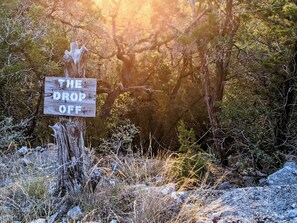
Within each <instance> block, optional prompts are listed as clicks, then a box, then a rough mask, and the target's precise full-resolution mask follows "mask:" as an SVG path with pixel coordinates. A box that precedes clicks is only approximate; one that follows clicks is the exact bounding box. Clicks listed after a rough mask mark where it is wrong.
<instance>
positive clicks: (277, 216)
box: [0, 144, 297, 223]
mask: <svg viewBox="0 0 297 223" xmlns="http://www.w3.org/2000/svg"><path fill="white" fill-rule="evenodd" d="M57 168H58V165H57V157H56V148H55V145H53V144H49V145H47V146H45V147H38V148H35V149H28V148H26V147H22V148H21V149H20V150H18V151H17V152H16V153H15V154H12V155H9V156H2V157H0V192H1V194H0V205H1V206H0V222H1V223H6V222H7V223H8V222H15V223H18V222H19V221H17V220H18V219H16V216H13V213H12V212H11V211H10V208H11V204H12V202H8V201H7V200H5V199H8V197H6V196H4V194H5V191H6V190H7V188H12V187H13V186H14V185H15V184H17V183H18V182H19V181H28V180H29V179H34V178H42V179H43V180H44V181H48V182H54V178H55V175H56V170H57ZM261 184H262V186H261V187H259V186H257V187H244V188H234V187H232V186H231V184H229V183H228V182H224V183H223V184H222V185H221V187H220V188H221V189H220V190H212V189H200V190H193V191H176V188H175V186H174V184H167V185H163V186H160V187H157V186H148V185H146V184H140V185H131V189H132V190H131V191H133V193H141V192H143V191H145V194H149V193H148V192H151V191H154V193H159V194H162V196H167V197H170V199H171V200H173V201H174V202H175V204H176V206H177V207H179V208H177V209H179V210H182V211H185V212H186V211H189V210H191V213H192V220H193V219H194V220H193V221H192V222H200V223H216V222H217V223H227V222H234V223H235V222H244V223H254V222H255V223H256V222H257V223H262V222H263V223H264V222H265V223H272V222H274V223H286V222H288V223H297V164H296V163H294V162H288V163H286V164H285V165H284V167H283V168H282V169H280V170H278V171H277V172H275V173H274V174H272V175H270V176H268V177H267V178H266V179H262V180H261ZM49 187H50V186H49ZM15 205H17V204H15ZM182 211H181V212H182ZM83 214H84V213H83V210H81V209H80V207H78V206H75V207H73V208H72V209H71V210H69V211H68V219H71V218H73V219H74V221H75V219H76V217H75V216H79V217H77V219H79V218H82V216H83ZM73 216H74V217H73ZM50 219H52V220H53V219H54V218H50V217H49V218H47V219H36V221H33V223H45V222H54V220H53V221H52V220H50ZM66 221H67V220H66V218H65V219H64V222H66ZM110 222H112V223H116V222H119V221H117V220H112V221H110ZM134 222H135V221H134ZM140 222H141V221H140ZM180 222H183V221H182V220H181V221H180Z"/></svg>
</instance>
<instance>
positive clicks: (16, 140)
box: [0, 118, 28, 152]
mask: <svg viewBox="0 0 297 223" xmlns="http://www.w3.org/2000/svg"><path fill="white" fill-rule="evenodd" d="M27 125H28V120H22V121H21V122H20V123H14V120H13V118H4V119H3V120H1V121H0V151H1V150H4V152H5V149H7V150H9V149H13V150H15V149H16V148H17V147H18V146H20V145H23V144H24V143H25V142H26V140H27V137H26V136H25V133H24V132H25V129H26V127H27Z"/></svg>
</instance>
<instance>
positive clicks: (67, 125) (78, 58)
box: [52, 42, 91, 196]
mask: <svg viewBox="0 0 297 223" xmlns="http://www.w3.org/2000/svg"><path fill="white" fill-rule="evenodd" d="M86 59H87V49H86V48H85V47H84V46H83V47H81V48H80V49H79V48H78V45H77V43H75V42H72V43H71V44H70V52H69V51H67V50H66V51H65V55H64V58H63V61H64V75H65V77H71V78H84V77H85V66H86ZM52 129H53V130H54V136H55V138H56V142H57V146H58V159H59V170H58V182H57V185H58V190H59V193H60V196H63V195H65V194H67V193H71V192H78V191H82V190H83V189H88V188H87V180H88V179H87V176H88V173H87V169H88V168H89V167H91V161H90V160H89V159H87V157H86V154H85V146H84V134H85V120H84V118H80V117H62V118H60V121H59V122H58V123H56V124H55V125H54V126H52Z"/></svg>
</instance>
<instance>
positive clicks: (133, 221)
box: [0, 154, 213, 223]
mask: <svg viewBox="0 0 297 223" xmlns="http://www.w3.org/2000/svg"><path fill="white" fill-rule="evenodd" d="M97 160H98V162H97V166H98V168H100V170H102V172H103V175H104V178H105V180H104V181H103V182H105V183H102V184H100V185H98V186H97V188H96V190H95V191H94V193H91V194H90V193H79V194H71V195H68V197H65V200H67V202H68V204H70V206H74V205H79V206H80V207H81V209H82V210H83V212H84V217H83V219H82V222H88V221H95V222H102V223H103V222H110V221H111V220H113V219H114V220H117V221H118V222H123V223H125V222H127V223H146V222H147V223H149V222H152V223H154V222H155V223H157V222H160V223H162V222H164V223H165V222H168V223H179V222H189V223H190V222H195V212H197V209H199V206H201V203H202V200H203V197H201V195H199V196H194V197H193V196H192V197H189V198H187V199H185V200H180V199H176V198H174V197H173V196H171V192H166V193H164V192H163V189H164V188H165V189H166V188H173V187H174V186H172V185H179V186H176V187H175V189H180V190H183V189H185V188H189V185H193V181H195V180H197V179H196V178H194V177H192V176H188V177H187V176H184V178H183V179H182V185H181V182H179V181H178V180H179V179H177V178H176V177H175V176H174V174H173V172H172V169H173V164H174V165H175V166H176V160H174V158H173V157H172V156H162V157H161V156H160V157H157V158H154V159H151V158H148V157H146V156H139V155H135V156H133V155H129V156H125V157H120V156H117V155H116V154H111V155H109V156H106V157H102V158H101V159H98V158H97ZM209 165H210V164H209ZM210 167H212V168H213V166H209V169H211V168H210ZM17 174H18V176H17V178H18V179H19V180H15V183H14V184H13V185H12V186H11V187H9V188H5V189H4V188H2V189H1V190H2V191H0V192H1V195H0V205H1V206H2V209H0V215H1V216H7V215H12V216H13V217H12V218H11V219H10V220H5V219H1V218H0V220H2V221H3V222H12V221H22V222H25V223H26V222H31V221H33V220H35V219H38V218H44V219H49V218H50V216H51V215H53V214H54V213H56V212H57V209H56V207H55V206H54V205H53V204H54V202H55V199H56V198H55V197H53V196H52V195H51V194H50V193H49V185H50V182H53V181H54V180H55V178H54V177H53V178H45V177H35V175H36V174H35V173H33V172H31V173H30V175H24V174H28V172H23V173H20V172H18V173H17ZM211 174H212V173H210V172H209V171H206V172H205V174H204V177H203V178H201V180H200V181H199V184H200V186H199V187H200V188H204V187H205V185H206V182H207V179H209V176H210V175H211ZM24 179H26V180H24ZM168 183H171V184H170V186H168V185H167V184H168ZM4 207H5V208H4Z"/></svg>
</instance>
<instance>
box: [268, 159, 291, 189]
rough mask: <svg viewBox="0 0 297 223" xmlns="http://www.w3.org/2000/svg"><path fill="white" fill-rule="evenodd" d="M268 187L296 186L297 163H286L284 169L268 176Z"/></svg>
mask: <svg viewBox="0 0 297 223" xmlns="http://www.w3.org/2000/svg"><path fill="white" fill-rule="evenodd" d="M267 179H268V184H269V185H292V184H297V163H295V162H287V163H285V165H284V167H283V168H282V169H280V170H278V171H276V172H275V173H273V174H271V175H270V176H268V178H267Z"/></svg>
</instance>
